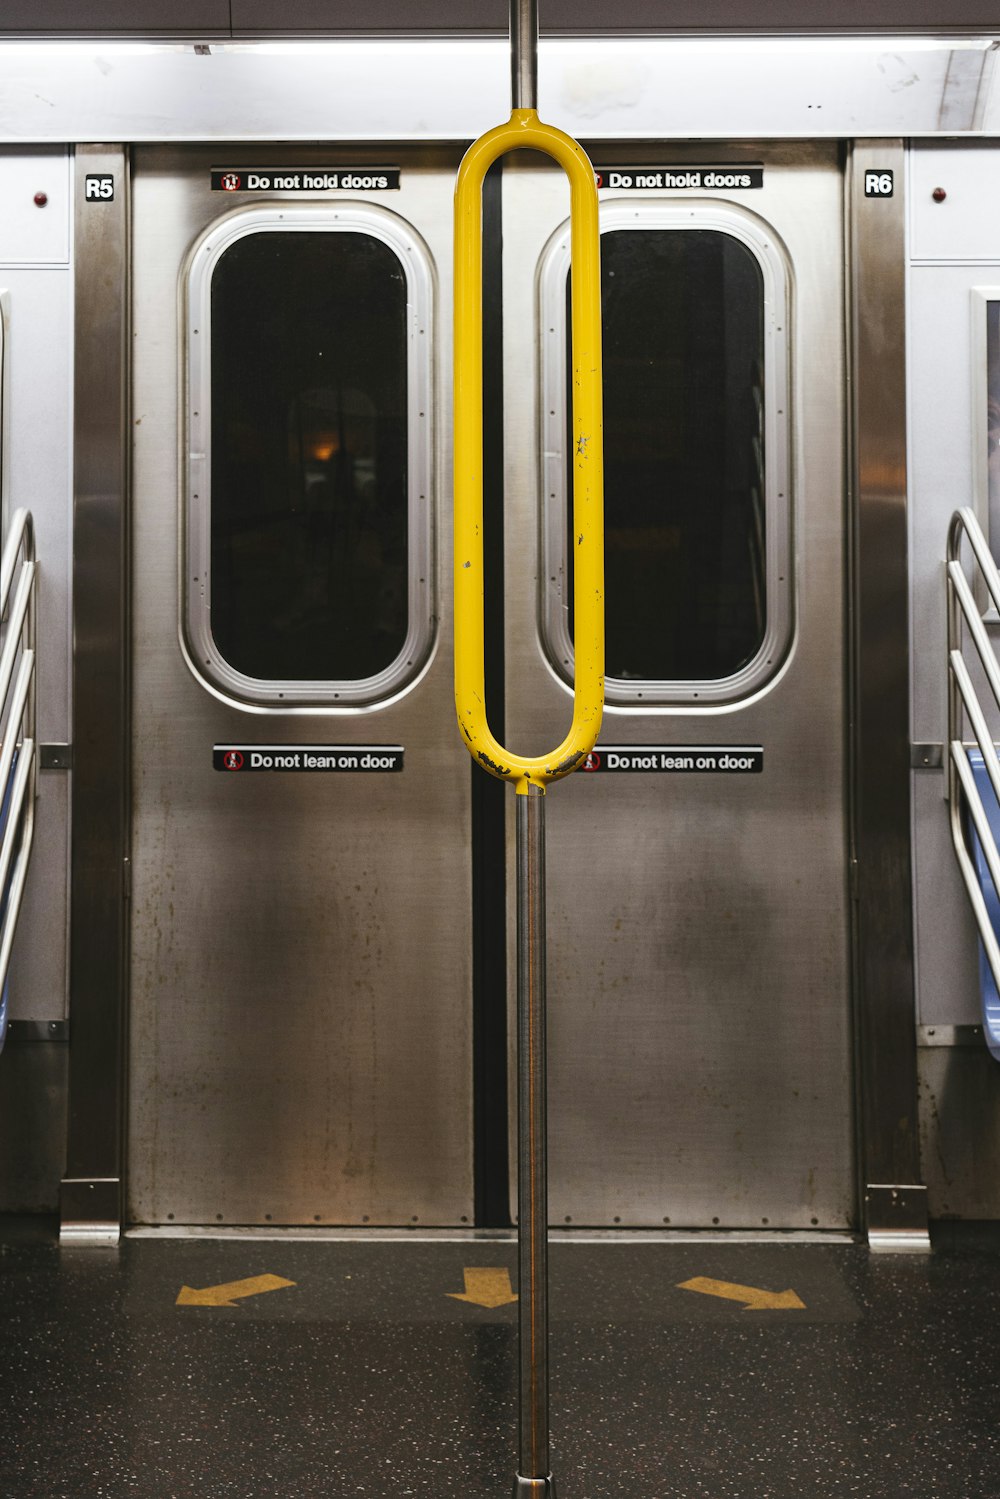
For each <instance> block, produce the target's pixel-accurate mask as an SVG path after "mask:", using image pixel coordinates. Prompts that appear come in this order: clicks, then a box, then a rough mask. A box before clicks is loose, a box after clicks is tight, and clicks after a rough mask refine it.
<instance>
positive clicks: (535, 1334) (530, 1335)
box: [514, 785, 555, 1499]
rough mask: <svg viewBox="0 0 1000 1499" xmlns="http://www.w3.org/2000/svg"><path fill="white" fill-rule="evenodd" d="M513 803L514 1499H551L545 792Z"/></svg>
mask: <svg viewBox="0 0 1000 1499" xmlns="http://www.w3.org/2000/svg"><path fill="white" fill-rule="evenodd" d="M515 801H516V803H517V1255H518V1323H519V1412H520V1449H519V1452H520V1456H519V1465H518V1474H517V1477H516V1479H515V1480H514V1499H529V1496H535V1499H541V1496H547V1499H555V1485H554V1483H553V1479H552V1475H551V1472H550V1471H549V1309H548V1230H549V1213H548V1139H547V1127H546V1119H545V793H544V791H543V790H542V789H541V787H536V786H530V785H529V787H528V790H527V792H526V793H524V794H519V795H518V796H516V797H515Z"/></svg>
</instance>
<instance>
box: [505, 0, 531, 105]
mask: <svg viewBox="0 0 1000 1499" xmlns="http://www.w3.org/2000/svg"><path fill="white" fill-rule="evenodd" d="M510 102H511V108H512V109H537V108H538V0H510Z"/></svg>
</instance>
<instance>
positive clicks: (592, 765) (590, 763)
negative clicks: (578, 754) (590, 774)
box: [580, 750, 601, 770]
mask: <svg viewBox="0 0 1000 1499" xmlns="http://www.w3.org/2000/svg"><path fill="white" fill-rule="evenodd" d="M600 768H601V757H600V755H599V754H598V753H597V751H596V750H591V752H590V754H589V755H588V756H587V758H586V760H584V762H583V764H582V765H581V767H580V769H581V770H600Z"/></svg>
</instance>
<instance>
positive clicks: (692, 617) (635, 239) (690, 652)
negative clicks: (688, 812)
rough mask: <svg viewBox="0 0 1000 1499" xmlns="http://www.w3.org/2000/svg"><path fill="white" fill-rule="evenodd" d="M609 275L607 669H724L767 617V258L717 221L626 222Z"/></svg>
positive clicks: (674, 673) (760, 635) (610, 247)
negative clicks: (760, 258)
mask: <svg viewBox="0 0 1000 1499" xmlns="http://www.w3.org/2000/svg"><path fill="white" fill-rule="evenodd" d="M601 283H602V296H603V327H604V443H605V524H606V561H605V566H606V602H607V615H606V627H607V656H606V663H607V675H608V676H609V677H615V678H618V679H624V680H628V679H630V678H631V679H638V680H642V681H718V680H720V679H722V678H725V677H730V676H733V675H734V674H735V673H736V672H737V671H739V670H740V668H741V667H743V666H745V665H746V664H747V663H748V662H750V661H751V660H752V659H753V658H754V656H755V655H756V654H757V652H758V650H759V649H760V646H761V643H762V642H763V639H764V631H765V623H766V621H765V604H766V599H765V571H764V525H765V516H764V478H763V464H764V451H763V442H764V430H763V373H764V372H763V359H764V299H763V279H762V276H761V271H760V267H759V265H758V263H757V260H756V259H755V257H754V256H753V255H752V254H751V252H750V251H749V250H748V249H747V248H746V246H745V245H743V244H741V243H740V242H739V240H736V239H734V238H733V237H732V236H731V235H728V234H722V233H719V232H718V231H715V230H706V229H701V230H695V229H690V230H668V229H659V230H657V229H635V230H632V229H628V230H615V231H610V232H608V233H607V234H604V235H602V237H601ZM568 309H569V294H568V290H567V328H568V327H569V316H568ZM567 357H569V352H568V351H567ZM570 367H571V366H570ZM567 387H568V388H571V387H572V381H567ZM567 420H568V421H569V422H570V424H571V423H572V413H571V412H568V413H567ZM570 436H571V426H570ZM567 451H568V452H570V453H572V440H570V441H569V442H568V443H567ZM571 486H572V468H571V466H569V467H568V470H567V494H571V492H572V487H571ZM570 528H572V520H570ZM570 540H571V537H570ZM567 552H568V557H569V559H570V565H572V557H573V547H572V544H570V545H569V547H568V549H567ZM570 620H571V628H572V611H570Z"/></svg>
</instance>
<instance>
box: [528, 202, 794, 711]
mask: <svg viewBox="0 0 1000 1499" xmlns="http://www.w3.org/2000/svg"><path fill="white" fill-rule="evenodd" d="M636 228H638V229H672V230H682V231H683V230H686V229H701V230H705V229H708V230H716V231H718V232H720V233H722V234H728V235H730V236H732V238H734V239H736V240H739V242H740V243H741V244H743V245H745V246H746V247H747V249H749V251H750V252H751V254H752V255H753V256H754V258H755V260H756V261H757V263H758V265H759V266H760V271H761V277H762V280H763V287H764V452H765V465H764V513H765V516H766V522H767V523H766V535H765V587H766V624H765V632H764V639H763V641H762V642H761V646H760V649H759V650H758V652H757V654H756V655H755V656H754V658H753V660H752V661H750V662H748V664H747V665H746V666H745V667H743V668H742V669H741V670H740V671H738V672H736V673H735V674H734V675H733V676H730V677H725V678H722V679H720V680H717V681H693V680H692V681H642V680H638V679H631V678H630V679H629V680H628V681H624V680H622V679H620V678H615V677H609V678H607V680H606V683H605V695H606V701H607V702H608V703H609V704H611V705H615V704H617V705H619V706H624V705H628V706H630V707H636V706H639V707H655V706H658V705H659V704H663V703H678V704H685V705H689V706H691V707H695V708H699V707H703V706H709V705H712V704H721V703H730V702H735V701H738V700H740V699H743V698H747V697H749V696H751V695H752V694H753V693H755V692H757V691H759V690H760V689H761V688H762V687H763V686H764V684H765V683H766V682H767V681H769V680H770V679H771V678H772V677H773V676H774V675H775V674H776V672H777V671H778V670H779V669H780V667H781V665H782V663H783V662H784V660H785V658H786V656H787V654H788V649H789V645H790V643H791V639H792V625H793V601H794V592H793V576H792V566H791V563H792V524H791V516H792V500H793V495H792V491H791V485H792V472H791V461H790V452H789V433H790V431H791V423H790V417H791V410H790V406H791V399H792V392H791V376H790V368H789V365H790V360H789V337H788V334H789V317H790V313H791V308H790V306H789V302H790V294H789V285H790V277H789V273H788V269H787V263H786V259H785V255H784V252H783V250H782V248H781V246H780V244H779V243H778V241H777V238H776V236H775V235H774V234H773V233H772V232H771V231H770V230H769V229H768V228H767V226H766V225H765V224H763V223H762V222H761V220H759V219H757V218H756V217H755V216H753V215H751V214H749V213H746V212H743V211H741V210H740V209H738V208H736V207H731V206H730V205H728V204H726V203H718V202H714V201H711V200H709V201H700V202H697V203H692V202H691V201H690V200H688V201H686V202H684V203H678V202H648V201H647V202H641V203H636V202H623V201H611V202H602V204H601V233H602V234H607V233H613V232H614V231H615V230H622V229H636ZM568 271H569V226H568V225H565V226H563V227H562V228H561V229H560V230H559V231H558V232H557V233H556V234H555V236H554V237H553V239H552V240H551V241H550V242H549V245H548V248H547V249H546V251H545V254H544V256H543V258H542V262H541V266H540V270H539V326H540V328H541V329H542V340H541V360H542V369H541V386H540V388H541V396H542V408H541V417H540V422H541V431H542V440H543V446H542V455H543V456H542V466H543V469H542V475H541V482H542V484H543V485H544V488H543V491H542V492H543V494H544V495H545V504H544V506H543V507H542V514H543V520H542V535H541V538H540V545H541V549H542V559H543V560H542V567H541V568H540V571H539V575H540V578H541V594H540V598H539V615H540V629H541V635H542V641H543V645H544V648H545V651H546V653H547V655H548V658H549V660H550V662H551V664H552V666H553V667H554V669H555V671H556V673H557V674H558V676H559V677H560V678H561V679H562V680H564V681H566V682H572V680H573V644H572V641H571V639H570V633H569V615H568V609H567V604H566V599H565V578H566V519H565V517H566V506H567V503H568V495H567V493H566V452H565V444H566V276H567V274H568Z"/></svg>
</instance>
